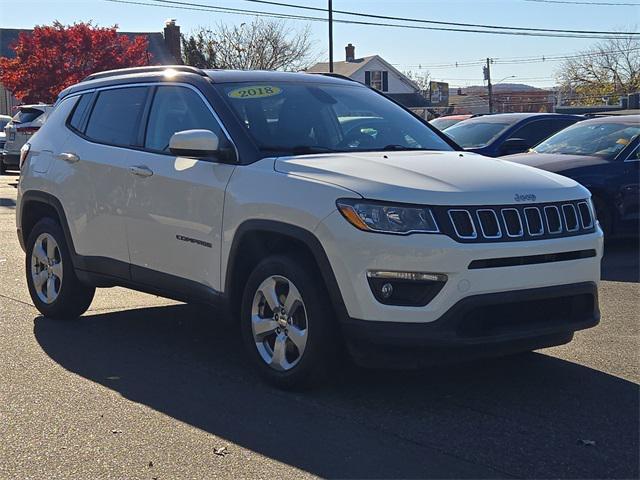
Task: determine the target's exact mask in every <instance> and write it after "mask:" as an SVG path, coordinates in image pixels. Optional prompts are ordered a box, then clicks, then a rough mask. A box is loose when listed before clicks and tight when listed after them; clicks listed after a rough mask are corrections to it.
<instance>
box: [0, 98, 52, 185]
mask: <svg viewBox="0 0 640 480" xmlns="http://www.w3.org/2000/svg"><path fill="white" fill-rule="evenodd" d="M51 109H52V106H51V105H44V104H37V105H21V106H19V107H18V111H17V112H16V114H15V115H14V116H13V117H12V118H11V120H10V121H9V122H8V123H7V125H6V126H5V127H4V133H5V136H6V143H5V147H4V150H5V152H4V155H2V159H0V174H4V172H5V171H6V170H8V169H18V168H19V161H18V160H19V158H20V149H21V148H22V146H23V145H24V144H25V143H26V142H27V141H28V140H29V138H31V136H32V135H33V134H34V133H36V132H37V131H38V130H39V129H40V127H42V125H43V124H44V121H45V119H46V118H47V114H48V112H50V111H51Z"/></svg>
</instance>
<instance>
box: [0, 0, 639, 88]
mask: <svg viewBox="0 0 640 480" xmlns="http://www.w3.org/2000/svg"><path fill="white" fill-rule="evenodd" d="M140 1H143V2H147V1H148V0H140ZM280 1H281V2H285V3H295V4H297V5H309V6H315V7H326V5H327V2H326V0H298V1H293V0H280ZM583 1H588V2H595V1H601V2H602V1H606V2H614V1H615V0H583ZM619 1H620V2H621V3H640V0H619ZM192 2H193V3H202V4H209V5H215V6H226V7H233V8H245V9H253V10H263V11H270V12H284V13H295V14H301V15H306V14H311V15H314V16H317V15H318V14H319V12H318V13H314V12H305V11H301V10H295V9H286V8H282V7H276V6H269V5H262V4H255V3H249V2H246V1H243V0H192ZM333 8H334V9H336V10H352V11H358V12H365V13H375V14H382V15H393V16H401V17H411V18H424V19H429V20H442V21H452V22H465V23H481V24H493V25H506V26H522V27H525V26H526V27H543V28H555V29H563V28H564V29H577V30H627V31H628V30H637V28H638V27H637V26H638V24H640V7H638V6H597V5H567V4H552V3H536V2H530V1H525V0H333ZM167 18H175V19H177V21H178V24H179V25H180V26H181V28H182V31H183V32H189V31H190V30H191V29H193V28H195V27H197V26H207V25H213V24H215V23H217V22H225V23H241V22H246V21H247V20H250V19H251V15H230V14H223V13H205V12H194V11H187V10H181V9H179V8H174V7H168V8H165V7H161V6H155V7H148V6H142V5H140V6H138V5H122V4H115V3H110V2H107V1H105V0H0V26H1V27H5V28H31V27H33V26H34V25H37V24H49V23H51V22H52V21H54V20H60V21H61V22H63V23H72V22H77V21H87V20H93V21H94V23H96V24H98V25H101V26H107V25H113V24H118V25H119V27H120V29H121V30H123V31H161V30H162V28H163V25H164V21H165V19H167ZM336 18H338V16H336ZM364 20H366V19H364ZM289 22H290V24H291V26H292V28H302V27H304V26H305V25H306V23H305V22H293V21H289ZM309 25H310V27H311V30H312V33H313V37H314V39H315V41H316V51H317V53H318V56H319V59H321V60H322V59H326V58H327V57H328V47H327V24H326V23H317V22H310V23H309ZM349 42H351V43H353V44H354V45H356V56H358V57H360V56H366V55H372V54H379V55H381V56H382V57H384V58H385V59H386V60H388V61H389V62H391V63H393V64H394V65H396V66H398V68H399V69H401V70H407V69H409V68H410V67H409V65H434V64H442V63H453V62H464V61H470V60H471V61H472V60H479V59H482V58H486V57H497V58H500V57H502V58H504V57H522V56H540V57H542V56H543V55H544V56H549V55H554V54H567V53H571V52H578V51H580V50H584V49H585V48H588V47H589V46H590V45H591V44H592V43H593V42H594V40H585V39H564V38H535V37H513V36H502V35H483V34H472V33H454V32H435V31H426V30H405V29H396V28H388V27H384V26H355V25H341V24H336V25H335V27H334V43H335V58H336V60H342V59H343V57H344V45H346V44H347V43H349ZM558 65H559V63H558V62H545V63H533V64H524V65H499V64H496V65H494V66H493V69H492V77H493V79H494V81H499V80H500V79H502V78H503V77H506V76H509V75H515V76H516V78H513V79H507V80H505V83H506V82H517V83H527V84H530V85H536V86H541V87H544V86H550V85H553V84H554V80H553V76H554V73H555V71H556V69H557V67H558ZM413 69H414V70H415V68H413ZM429 71H430V72H431V76H432V78H433V79H436V80H443V81H449V83H450V84H451V85H452V86H464V85H478V84H481V83H482V68H481V67H480V66H473V67H465V68H463V67H459V68H430V69H429Z"/></svg>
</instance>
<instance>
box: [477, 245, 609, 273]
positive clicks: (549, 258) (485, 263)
mask: <svg viewBox="0 0 640 480" xmlns="http://www.w3.org/2000/svg"><path fill="white" fill-rule="evenodd" d="M595 256H596V251H595V250H593V249H590V250H576V251H574V252H562V253H545V254H542V255H526V256H524V257H503V258H486V259H483V260H474V261H472V262H471V263H470V264H469V270H477V269H480V268H498V267H517V266H522V265H536V264H539V263H552V262H566V261H569V260H579V259H582V258H591V257H595Z"/></svg>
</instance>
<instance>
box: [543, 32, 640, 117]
mask: <svg viewBox="0 0 640 480" xmlns="http://www.w3.org/2000/svg"><path fill="white" fill-rule="evenodd" d="M556 77H557V80H558V81H559V83H560V86H561V92H562V94H563V96H564V97H565V99H566V103H569V104H583V105H593V104H598V103H602V102H603V101H606V100H609V101H613V102H615V101H618V99H619V97H620V96H623V95H627V94H629V93H634V92H637V91H639V90H640V41H639V40H637V39H636V38H633V37H623V38H616V39H612V40H606V41H604V42H600V43H598V44H596V45H595V46H594V47H593V48H590V49H589V50H587V51H584V52H582V53H581V54H580V55H579V56H575V57H573V56H572V57H571V58H568V59H567V60H565V62H564V63H563V64H562V66H561V67H560V69H559V70H558V72H557V74H556Z"/></svg>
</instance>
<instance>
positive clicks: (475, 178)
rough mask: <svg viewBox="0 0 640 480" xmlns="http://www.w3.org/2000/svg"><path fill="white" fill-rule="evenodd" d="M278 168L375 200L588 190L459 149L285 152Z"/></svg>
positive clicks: (544, 197)
mask: <svg viewBox="0 0 640 480" xmlns="http://www.w3.org/2000/svg"><path fill="white" fill-rule="evenodd" d="M275 169H276V171H278V172H281V173H286V174H289V175H296V176H300V177H305V178H309V179H313V180H317V181H322V182H325V183H331V184H334V185H338V186H340V187H343V188H347V189H349V190H352V191H353V192H356V193H358V194H359V195H361V196H363V197H365V198H369V199H376V200H388V201H395V202H406V203H419V204H431V205H489V204H497V205H500V204H512V203H515V197H516V195H520V196H528V195H535V201H536V202H555V201H562V200H577V199H581V198H587V197H589V192H588V191H587V190H586V189H585V188H584V187H582V186H581V185H579V184H578V183H576V182H575V181H574V180H571V179H569V178H565V177H561V176H559V175H556V174H553V173H549V172H545V171H544V170H538V169H536V168H532V167H528V166H525V165H519V164H517V163H513V162H508V161H505V160H501V159H497V158H487V157H483V156H481V155H477V154H473V153H461V152H435V151H434V152H431V151H429V152H361V153H331V154H320V155H304V156H293V157H281V158H278V159H276V161H275Z"/></svg>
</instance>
